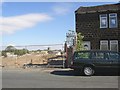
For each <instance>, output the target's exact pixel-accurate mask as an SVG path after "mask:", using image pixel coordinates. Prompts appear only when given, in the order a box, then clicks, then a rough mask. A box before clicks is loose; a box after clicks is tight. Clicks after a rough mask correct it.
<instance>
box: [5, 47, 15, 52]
mask: <svg viewBox="0 0 120 90" xmlns="http://www.w3.org/2000/svg"><path fill="white" fill-rule="evenodd" d="M14 50H16V48H15V47H14V46H7V47H6V49H5V51H7V52H14Z"/></svg>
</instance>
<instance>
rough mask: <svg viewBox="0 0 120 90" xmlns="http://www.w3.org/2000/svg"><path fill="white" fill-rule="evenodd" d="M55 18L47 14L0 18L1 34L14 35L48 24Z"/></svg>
mask: <svg viewBox="0 0 120 90" xmlns="http://www.w3.org/2000/svg"><path fill="white" fill-rule="evenodd" d="M52 19H53V18H52V17H51V16H49V15H47V14H43V13H42V14H41V13H40V14H39V13H38V14H26V15H20V16H13V17H1V18H0V26H1V27H2V28H0V32H2V33H7V34H12V33H14V32H16V31H18V30H23V29H26V28H30V27H33V26H35V25H37V24H38V23H40V22H46V21H49V20H52Z"/></svg>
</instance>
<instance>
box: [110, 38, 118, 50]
mask: <svg viewBox="0 0 120 90" xmlns="http://www.w3.org/2000/svg"><path fill="white" fill-rule="evenodd" d="M113 42H115V43H113ZM112 44H117V51H118V40H110V50H111V47H112Z"/></svg>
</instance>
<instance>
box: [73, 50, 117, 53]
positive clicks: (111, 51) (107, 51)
mask: <svg viewBox="0 0 120 90" xmlns="http://www.w3.org/2000/svg"><path fill="white" fill-rule="evenodd" d="M75 52H115V53H119V52H117V51H111V50H81V51H75Z"/></svg>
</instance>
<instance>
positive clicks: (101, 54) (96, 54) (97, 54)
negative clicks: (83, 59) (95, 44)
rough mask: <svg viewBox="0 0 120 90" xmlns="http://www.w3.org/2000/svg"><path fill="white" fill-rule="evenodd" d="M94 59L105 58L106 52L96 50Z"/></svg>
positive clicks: (93, 54) (93, 55)
mask: <svg viewBox="0 0 120 90" xmlns="http://www.w3.org/2000/svg"><path fill="white" fill-rule="evenodd" d="M92 58H93V59H104V53H102V52H94V53H92Z"/></svg>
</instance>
